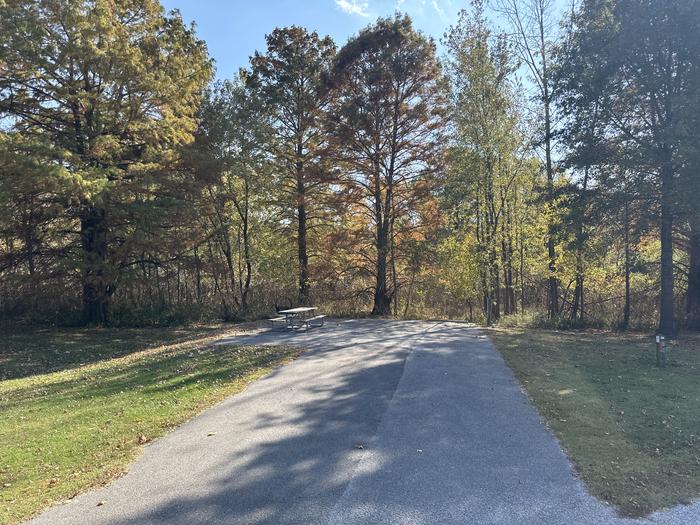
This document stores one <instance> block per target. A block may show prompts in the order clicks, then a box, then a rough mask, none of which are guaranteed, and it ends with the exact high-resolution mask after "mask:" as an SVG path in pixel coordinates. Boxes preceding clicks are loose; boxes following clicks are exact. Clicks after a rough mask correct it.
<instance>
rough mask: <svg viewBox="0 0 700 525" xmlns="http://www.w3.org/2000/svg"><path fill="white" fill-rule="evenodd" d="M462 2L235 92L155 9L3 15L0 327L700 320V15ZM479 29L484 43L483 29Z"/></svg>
mask: <svg viewBox="0 0 700 525" xmlns="http://www.w3.org/2000/svg"><path fill="white" fill-rule="evenodd" d="M556 8H557V6H556V5H555V3H554V2H552V1H550V0H526V1H524V2H523V1H515V0H499V1H496V2H494V3H492V4H491V5H486V3H485V2H484V1H483V0H475V1H473V2H472V3H471V5H470V6H468V8H467V9H465V10H463V11H462V12H461V13H460V16H459V19H458V20H457V21H456V22H455V24H454V25H453V26H451V27H450V28H448V30H447V31H446V33H445V36H444V37H443V39H442V44H443V45H442V48H443V50H444V51H443V52H442V53H441V55H440V56H438V53H437V50H436V44H435V42H434V41H433V40H432V39H431V38H429V37H427V36H426V35H424V34H423V33H421V32H420V31H417V30H416V29H415V28H414V27H413V24H412V21H411V19H410V18H409V17H408V16H406V15H403V14H400V13H397V14H396V15H394V16H392V17H388V18H379V19H378V20H377V21H376V22H374V23H372V24H370V25H368V26H367V27H366V28H365V29H363V30H362V31H360V32H359V33H358V34H356V35H355V36H353V37H351V38H350V39H349V40H348V41H347V42H346V43H345V44H344V45H342V46H340V47H339V46H338V45H337V44H336V43H335V42H334V41H333V40H332V39H331V38H329V37H326V36H322V35H319V34H318V33H316V32H314V31H310V30H307V29H305V28H303V27H298V26H292V27H285V28H278V29H275V30H274V31H272V32H271V33H270V34H269V35H267V37H266V47H265V49H263V50H260V51H258V52H256V53H254V55H253V56H252V57H251V58H250V63H249V65H248V66H247V67H245V68H243V69H241V71H240V73H239V74H238V75H237V76H236V78H232V79H228V80H214V75H213V73H214V64H213V61H212V60H211V59H210V57H209V55H208V52H207V49H206V44H205V43H204V42H203V41H202V40H200V39H199V38H198V37H197V35H196V32H195V29H194V27H188V26H187V25H186V24H185V23H184V22H183V20H182V18H181V17H180V15H179V13H178V12H176V11H175V12H171V13H166V12H165V11H164V10H163V8H162V7H161V6H160V4H159V3H158V2H157V1H156V0H139V1H138V2H120V1H114V0H81V1H79V2H71V3H69V4H67V5H62V4H61V5H59V4H57V3H56V2H50V1H48V0H30V1H26V0H25V1H18V0H5V1H4V2H0V210H1V211H0V315H2V317H4V318H5V319H11V320H16V319H25V320H33V321H37V320H44V321H46V320H48V321H51V322H64V323H65V322H70V323H73V322H84V323H97V324H106V323H124V324H144V323H156V322H157V323H162V322H185V321H191V320H201V319H212V318H223V319H226V320H234V319H249V318H257V317H260V316H264V315H267V314H270V313H272V312H273V311H274V310H275V309H276V308H277V309H279V308H281V307H286V306H292V305H303V304H311V303H313V304H318V305H321V306H323V307H324V309H326V310H327V311H328V312H329V313H332V314H337V315H341V314H357V313H358V312H369V313H371V314H373V315H396V316H430V315H440V316H448V317H456V318H467V319H470V320H473V321H479V322H486V323H488V324H492V323H495V322H497V321H499V320H501V321H502V322H503V321H504V320H505V319H506V318H513V319H529V320H530V321H531V322H539V323H542V324H546V325H549V326H583V325H597V326H608V327H621V328H631V327H638V328H642V327H650V326H658V328H659V329H660V330H661V331H662V332H663V333H665V334H668V335H673V334H674V333H675V331H676V330H677V328H678V327H680V326H681V325H682V326H685V327H688V328H698V327H699V326H700V212H699V211H698V203H697V199H696V198H694V195H695V194H694V191H693V190H695V189H697V187H698V175H697V166H698V162H697V161H698V158H700V155H699V151H700V145H699V144H700V142H699V141H698V136H697V131H696V130H697V129H698V126H697V124H698V120H699V116H700V110H699V109H698V108H699V107H700V105H699V104H698V102H699V101H700V95H699V93H700V91H699V89H698V88H699V87H700V73H699V71H700V68H699V67H698V66H699V64H698V60H699V59H698V53H697V50H698V49H700V42H698V38H699V36H698V35H700V31H698V28H699V27H698V26H699V25H700V6H698V5H696V2H693V1H691V0H679V1H678V2H674V3H671V4H666V3H659V2H654V1H652V0H646V1H645V0H582V1H581V2H578V4H576V5H574V6H573V7H572V8H571V10H570V12H567V13H564V14H563V15H561V14H560V13H559V12H558V11H557V10H556ZM492 12H498V13H499V18H498V19H499V20H501V21H504V22H505V25H506V27H505V28H504V30H500V29H498V28H497V27H496V26H495V25H494V23H493V22H492V21H491V18H493V17H490V16H489V15H490V13H492Z"/></svg>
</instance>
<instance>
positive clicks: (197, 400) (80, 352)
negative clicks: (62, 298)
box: [0, 327, 299, 523]
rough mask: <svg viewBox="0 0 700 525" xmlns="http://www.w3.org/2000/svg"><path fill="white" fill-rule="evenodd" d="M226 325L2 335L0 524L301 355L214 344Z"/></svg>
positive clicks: (113, 468)
mask: <svg viewBox="0 0 700 525" xmlns="http://www.w3.org/2000/svg"><path fill="white" fill-rule="evenodd" d="M229 331H230V329H229ZM224 333H226V331H225V330H222V329H220V328H219V329H215V328H212V327H209V328H197V329H190V330H173V329H144V330H130V329H91V330H86V329H79V330H69V329H56V330H43V331H36V332H33V333H31V332H28V331H24V330H23V331H19V332H11V331H9V330H7V329H6V330H5V331H4V332H3V333H2V334H0V335H1V336H2V337H3V342H2V343H1V348H2V351H0V359H1V361H0V371H1V372H0V373H1V374H2V377H5V378H7V377H14V379H5V380H4V381H0V413H1V414H2V417H1V418H0V523H16V522H18V521H20V520H22V519H24V518H27V517H29V516H31V515H32V514H33V513H35V512H37V511H38V510H40V509H42V508H43V507H45V506H47V505H50V504H51V503H53V502H56V501H60V500H63V499H66V498H70V497H72V496H74V495H75V494H77V493H78V492H80V491H83V490H85V489H87V488H89V487H93V486H96V485H100V484H104V483H106V482H108V481H109V480H111V479H113V478H114V477H116V476H119V475H120V474H122V473H123V472H124V471H125V469H126V467H127V466H128V465H129V463H130V462H131V461H132V460H133V459H134V458H135V457H136V456H137V455H138V454H139V451H140V449H141V447H142V445H143V444H145V443H147V442H148V441H150V440H151V439H153V438H155V437H157V436H160V435H162V434H164V433H165V432H167V431H168V430H169V429H171V428H173V427H174V426H176V425H179V424H180V423H182V422H183V421H185V420H187V419H188V418H190V417H192V416H193V415H195V414H197V413H198V412H200V411H201V410H203V409H204V408H206V407H208V406H210V405H212V404H213V403H216V402H217V401H220V400H221V399H223V398H224V397H226V396H228V395H230V394H233V393H236V392H239V391H241V390H242V389H243V388H245V386H246V385H247V384H248V383H249V382H250V381H252V380H254V379H256V378H258V377H260V376H262V375H264V374H266V373H267V372H268V371H269V370H270V369H271V368H272V367H274V366H277V365H279V364H281V363H283V362H285V361H287V360H289V359H292V358H293V357H295V356H296V355H297V354H298V353H299V351H298V350H296V349H293V348H288V347H260V346H259V347H255V346H240V347H231V346H226V347H224V346H217V347H214V346H212V343H213V342H214V341H215V340H216V339H217V338H219V337H221V336H222V335H223V334H224ZM183 339H185V341H183ZM173 340H175V341H178V342H175V343H170V344H164V345H160V346H158V344H159V343H163V342H166V341H173ZM113 356H119V357H116V358H114V359H108V358H109V357H113ZM98 360H99V361H98ZM90 362H92V363H91V364H86V365H84V366H78V365H80V364H81V363H90ZM55 370H57V371H55ZM42 371H51V372H49V373H44V374H39V373H40V372H42ZM30 373H31V374H34V375H28V374H30ZM203 431H205V429H203Z"/></svg>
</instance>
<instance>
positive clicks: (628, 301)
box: [622, 200, 632, 330]
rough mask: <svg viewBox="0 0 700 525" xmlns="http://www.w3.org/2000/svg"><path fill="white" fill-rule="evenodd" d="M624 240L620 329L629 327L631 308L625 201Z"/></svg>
mask: <svg viewBox="0 0 700 525" xmlns="http://www.w3.org/2000/svg"><path fill="white" fill-rule="evenodd" d="M624 219H625V220H624V227H625V232H624V238H625V309H624V312H623V316H622V329H623V330H627V329H628V328H629V326H630V311H631V308H632V305H631V297H630V205H629V202H627V201H626V200H625V209H624Z"/></svg>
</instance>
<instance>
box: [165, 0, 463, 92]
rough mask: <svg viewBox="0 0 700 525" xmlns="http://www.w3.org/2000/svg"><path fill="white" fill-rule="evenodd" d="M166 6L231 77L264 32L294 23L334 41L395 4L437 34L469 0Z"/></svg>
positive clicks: (243, 0)
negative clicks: (193, 26) (191, 26)
mask: <svg viewBox="0 0 700 525" xmlns="http://www.w3.org/2000/svg"><path fill="white" fill-rule="evenodd" d="M161 1H162V3H163V5H164V6H165V8H166V9H167V10H171V9H179V10H180V12H181V13H182V16H183V18H184V19H185V20H186V21H187V22H191V21H194V22H195V23H196V25H197V34H198V36H199V37H200V38H202V39H204V40H206V42H207V45H208V47H209V53H210V54H211V56H213V57H214V59H215V60H216V66H217V76H218V77H219V78H222V79H223V78H232V77H233V76H234V75H235V74H236V72H237V71H238V69H239V68H240V67H244V66H246V65H247V64H248V57H249V56H250V55H252V54H253V52H254V51H255V50H256V49H257V50H264V48H265V34H267V33H269V32H271V31H272V30H273V29H274V28H275V27H283V26H288V25H292V24H296V25H301V26H304V27H306V28H308V29H311V30H316V31H317V32H318V33H319V34H321V35H330V36H331V37H332V38H333V39H334V40H335V41H336V43H337V44H338V45H342V44H343V43H345V41H346V40H347V39H348V37H350V36H352V35H353V34H355V33H357V31H358V30H360V29H361V28H363V27H365V26H366V25H368V24H369V23H371V22H373V21H374V20H375V19H376V18H377V17H378V16H380V15H381V16H386V15H390V14H392V13H394V12H395V11H396V10H400V11H402V12H406V13H408V14H409V15H411V17H412V18H413V21H414V24H415V26H416V27H417V28H418V29H420V30H422V31H423V32H425V33H426V34H428V35H430V36H432V37H434V38H435V40H439V39H440V37H441V36H442V35H443V33H444V32H445V30H446V29H447V27H448V26H449V25H450V24H453V23H454V22H455V21H456V19H457V13H458V12H459V10H460V9H462V8H465V7H468V5H469V2H468V0H258V1H257V2H256V1H254V0H161Z"/></svg>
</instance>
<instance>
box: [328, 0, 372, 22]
mask: <svg viewBox="0 0 700 525" xmlns="http://www.w3.org/2000/svg"><path fill="white" fill-rule="evenodd" d="M335 5H337V6H338V7H339V8H340V10H341V11H343V12H344V13H347V14H349V15H357V16H362V17H364V18H367V17H369V1H368V0H335Z"/></svg>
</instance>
